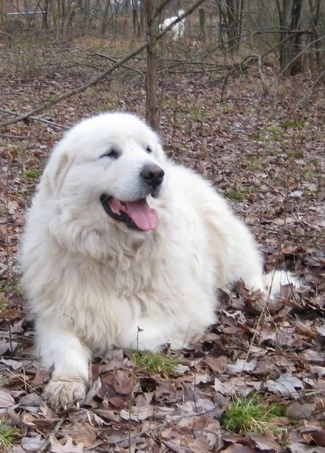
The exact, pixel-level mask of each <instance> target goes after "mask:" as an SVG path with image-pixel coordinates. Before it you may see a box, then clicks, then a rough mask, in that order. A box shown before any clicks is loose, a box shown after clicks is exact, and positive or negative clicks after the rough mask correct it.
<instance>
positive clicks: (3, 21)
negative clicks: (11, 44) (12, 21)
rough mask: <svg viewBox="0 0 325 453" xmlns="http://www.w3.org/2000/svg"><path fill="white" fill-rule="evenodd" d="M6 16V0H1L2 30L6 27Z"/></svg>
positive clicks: (0, 21)
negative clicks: (4, 0)
mask: <svg viewBox="0 0 325 453" xmlns="http://www.w3.org/2000/svg"><path fill="white" fill-rule="evenodd" d="M5 17H6V16H5V10H4V2H3V0H0V31H2V32H4V31H5V29H6V21H5Z"/></svg>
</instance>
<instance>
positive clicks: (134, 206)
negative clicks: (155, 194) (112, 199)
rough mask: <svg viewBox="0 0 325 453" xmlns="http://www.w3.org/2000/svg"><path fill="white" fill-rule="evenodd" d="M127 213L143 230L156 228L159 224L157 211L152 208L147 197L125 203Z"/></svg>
mask: <svg viewBox="0 0 325 453" xmlns="http://www.w3.org/2000/svg"><path fill="white" fill-rule="evenodd" d="M124 204H125V206H126V208H127V213H128V215H129V216H130V217H131V219H132V220H133V222H134V223H135V224H136V226H137V227H138V228H139V229H140V230H142V231H149V230H154V229H155V228H157V225H158V216H157V212H156V211H155V210H154V209H151V208H150V207H149V205H148V203H147V202H146V200H145V199H143V200H139V201H129V202H127V203H124Z"/></svg>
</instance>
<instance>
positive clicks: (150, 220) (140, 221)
mask: <svg viewBox="0 0 325 453" xmlns="http://www.w3.org/2000/svg"><path fill="white" fill-rule="evenodd" d="M164 176H165V172H164V170H163V169H162V168H161V167H159V166H158V165H156V164H146V165H144V166H143V168H142V169H141V172H140V178H141V181H142V183H144V184H143V185H145V187H146V190H145V193H146V194H147V195H151V196H152V197H157V196H158V194H159V192H160V188H161V184H162V182H163V180H164ZM100 201H101V203H102V206H103V208H104V210H105V212H106V214H108V215H109V216H110V217H112V218H113V219H115V220H118V221H119V222H123V223H124V224H125V225H126V226H127V227H128V228H130V229H131V230H138V231H150V230H155V229H156V228H157V226H158V214H157V211H156V210H155V209H152V208H151V207H150V206H149V204H148V202H147V197H146V195H145V194H144V195H143V197H142V198H139V199H138V200H132V201H128V200H118V199H117V198H115V197H114V196H111V195H108V194H102V195H101V196H100Z"/></svg>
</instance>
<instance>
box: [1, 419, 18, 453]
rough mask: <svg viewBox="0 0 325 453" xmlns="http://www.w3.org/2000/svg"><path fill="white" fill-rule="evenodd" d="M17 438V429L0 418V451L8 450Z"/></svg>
mask: <svg viewBox="0 0 325 453" xmlns="http://www.w3.org/2000/svg"><path fill="white" fill-rule="evenodd" d="M15 438H16V431H15V429H14V428H10V427H9V426H8V425H7V424H6V423H5V422H4V421H2V420H0V451H3V452H7V451H9V449H10V448H11V447H12V443H13V441H14V439H15Z"/></svg>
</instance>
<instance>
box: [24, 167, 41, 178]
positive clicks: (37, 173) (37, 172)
mask: <svg viewBox="0 0 325 453" xmlns="http://www.w3.org/2000/svg"><path fill="white" fill-rule="evenodd" d="M40 175H41V170H39V169H38V168H34V169H33V170H26V171H25V172H24V176H25V177H26V178H28V179H37V178H38V177H39V176H40Z"/></svg>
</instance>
